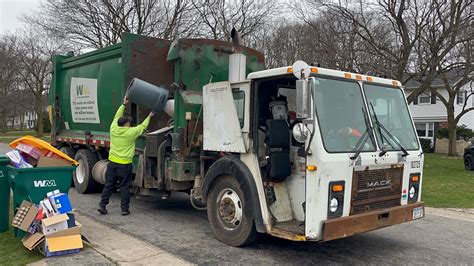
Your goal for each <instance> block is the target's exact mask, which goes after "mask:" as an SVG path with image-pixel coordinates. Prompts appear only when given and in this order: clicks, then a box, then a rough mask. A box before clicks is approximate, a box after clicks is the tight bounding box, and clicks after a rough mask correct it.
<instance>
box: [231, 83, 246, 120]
mask: <svg viewBox="0 0 474 266" xmlns="http://www.w3.org/2000/svg"><path fill="white" fill-rule="evenodd" d="M232 96H233V97H234V104H235V109H236V110H237V116H238V117H239V122H240V128H243V127H244V113H245V93H244V92H243V91H233V92H232Z"/></svg>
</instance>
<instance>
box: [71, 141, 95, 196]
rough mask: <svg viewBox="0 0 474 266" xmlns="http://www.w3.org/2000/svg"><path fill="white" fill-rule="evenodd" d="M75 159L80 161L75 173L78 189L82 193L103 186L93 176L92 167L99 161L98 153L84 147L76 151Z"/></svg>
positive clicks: (93, 190)
mask: <svg viewBox="0 0 474 266" xmlns="http://www.w3.org/2000/svg"><path fill="white" fill-rule="evenodd" d="M74 159H75V160H76V161H77V162H78V163H79V165H78V166H77V168H76V170H74V175H73V179H74V185H75V187H76V191H77V192H79V193H81V194H87V193H91V192H97V191H99V189H100V187H101V186H100V185H99V184H98V183H97V182H95V181H94V178H93V177H92V168H94V165H95V164H96V163H97V162H98V161H99V157H98V156H97V154H96V153H94V152H91V151H90V150H87V149H82V150H79V151H78V152H77V153H76V156H75V157H74Z"/></svg>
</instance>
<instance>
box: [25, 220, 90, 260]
mask: <svg viewBox="0 0 474 266" xmlns="http://www.w3.org/2000/svg"><path fill="white" fill-rule="evenodd" d="M21 242H22V243H23V246H24V247H26V248H27V249H28V250H33V249H34V248H35V247H39V250H40V252H41V253H43V255H45V256H46V257H51V256H59V255H65V254H71V252H72V253H77V252H79V250H80V249H81V248H83V247H84V245H83V243H82V239H81V225H80V224H78V225H76V226H75V227H71V228H68V229H66V230H62V231H59V232H55V233H51V234H49V235H47V236H45V235H43V234H42V233H39V232H38V233H35V234H32V235H31V234H29V235H26V236H25V237H23V239H22V240H21Z"/></svg>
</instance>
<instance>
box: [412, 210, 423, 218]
mask: <svg viewBox="0 0 474 266" xmlns="http://www.w3.org/2000/svg"><path fill="white" fill-rule="evenodd" d="M420 218H423V207H416V208H414V209H413V220H416V219H420Z"/></svg>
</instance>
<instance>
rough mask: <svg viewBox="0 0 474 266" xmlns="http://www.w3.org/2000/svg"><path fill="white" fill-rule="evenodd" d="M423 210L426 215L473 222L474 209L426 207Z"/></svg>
mask: <svg viewBox="0 0 474 266" xmlns="http://www.w3.org/2000/svg"><path fill="white" fill-rule="evenodd" d="M425 210H426V214H431V215H436V216H441V217H446V218H452V219H458V220H463V221H470V222H474V209H458V208H431V207H426V208H425Z"/></svg>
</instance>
